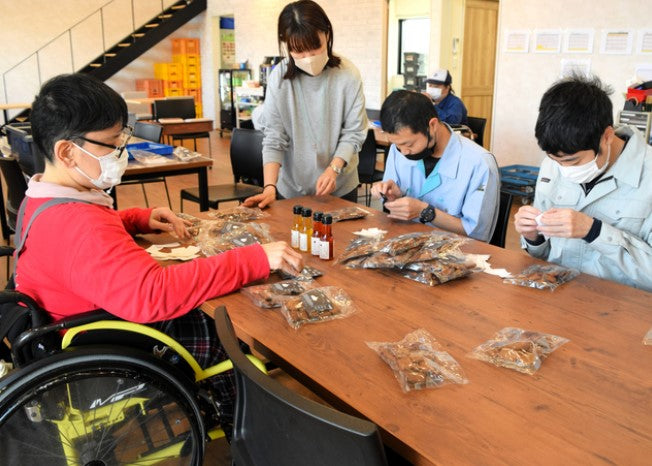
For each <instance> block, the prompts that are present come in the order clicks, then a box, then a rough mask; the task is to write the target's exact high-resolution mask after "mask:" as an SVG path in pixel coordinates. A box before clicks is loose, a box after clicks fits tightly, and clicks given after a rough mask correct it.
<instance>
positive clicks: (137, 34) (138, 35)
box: [131, 32, 145, 38]
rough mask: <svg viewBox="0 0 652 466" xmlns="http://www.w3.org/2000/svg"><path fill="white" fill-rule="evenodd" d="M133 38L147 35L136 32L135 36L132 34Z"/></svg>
mask: <svg viewBox="0 0 652 466" xmlns="http://www.w3.org/2000/svg"><path fill="white" fill-rule="evenodd" d="M131 37H136V38H138V37H145V33H144V32H134V33H133V34H131Z"/></svg>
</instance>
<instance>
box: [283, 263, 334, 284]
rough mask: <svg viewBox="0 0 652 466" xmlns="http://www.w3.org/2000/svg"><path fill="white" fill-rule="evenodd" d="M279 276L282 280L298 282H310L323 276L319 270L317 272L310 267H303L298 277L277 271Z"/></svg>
mask: <svg viewBox="0 0 652 466" xmlns="http://www.w3.org/2000/svg"><path fill="white" fill-rule="evenodd" d="M277 272H278V274H279V276H280V277H281V279H283V280H290V279H294V280H300V281H304V282H305V281H311V280H312V279H313V278H317V277H321V276H322V275H324V273H323V272H322V271H321V270H317V269H316V268H314V267H310V266H309V265H304V266H303V269H301V272H299V275H292V274H291V273H289V272H287V271H285V270H281V269H279V270H277Z"/></svg>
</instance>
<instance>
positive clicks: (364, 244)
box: [337, 238, 383, 264]
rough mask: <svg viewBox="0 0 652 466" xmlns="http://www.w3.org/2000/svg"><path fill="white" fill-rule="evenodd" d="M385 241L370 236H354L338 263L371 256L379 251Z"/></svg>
mask: <svg viewBox="0 0 652 466" xmlns="http://www.w3.org/2000/svg"><path fill="white" fill-rule="evenodd" d="M382 245H383V243H381V242H379V241H377V240H375V239H369V238H354V239H353V240H352V241H351V242H350V243H349V245H348V246H347V247H346V249H345V250H344V252H343V253H342V255H341V256H340V257H339V258H338V259H337V262H338V263H341V264H344V263H347V262H348V261H350V260H352V259H357V258H359V257H364V256H369V255H371V254H373V253H375V252H377V251H378V249H380V248H381V247H382Z"/></svg>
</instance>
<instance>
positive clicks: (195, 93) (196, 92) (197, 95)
mask: <svg viewBox="0 0 652 466" xmlns="http://www.w3.org/2000/svg"><path fill="white" fill-rule="evenodd" d="M183 92H184V94H185V95H188V96H190V97H192V98H194V99H195V104H201V89H188V88H184V90H183Z"/></svg>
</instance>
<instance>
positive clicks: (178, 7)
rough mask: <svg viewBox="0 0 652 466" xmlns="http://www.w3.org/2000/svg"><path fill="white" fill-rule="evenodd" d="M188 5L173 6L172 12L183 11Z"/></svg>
mask: <svg viewBox="0 0 652 466" xmlns="http://www.w3.org/2000/svg"><path fill="white" fill-rule="evenodd" d="M185 7H186V5H173V6H171V7H170V10H183V9H184V8H185Z"/></svg>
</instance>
